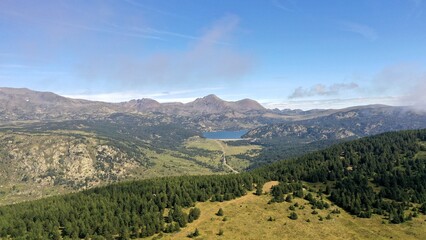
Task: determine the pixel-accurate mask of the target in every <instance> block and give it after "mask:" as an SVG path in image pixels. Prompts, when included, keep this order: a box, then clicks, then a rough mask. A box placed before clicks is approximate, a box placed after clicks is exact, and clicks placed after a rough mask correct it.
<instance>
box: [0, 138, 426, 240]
mask: <svg viewBox="0 0 426 240" xmlns="http://www.w3.org/2000/svg"><path fill="white" fill-rule="evenodd" d="M425 163H426V130H421V131H404V132H398V133H387V134H382V135H379V136H375V137H370V138H364V139H360V140H356V141H352V142H348V143H344V144H338V145H335V146H333V147H331V148H329V149H326V150H323V151H319V152H315V153H312V154H308V155H306V156H303V157H300V158H298V159H297V160H294V161H282V162H279V163H275V164H272V165H270V166H266V167H263V168H260V169H258V170H255V171H253V172H251V173H244V174H230V175H220V176H185V177H175V178H162V179H151V180H144V181H135V182H128V183H121V184H116V185H110V186H107V187H102V188H96V189H91V190H88V191H84V192H80V193H76V194H70V195H67V196H61V197H54V198H48V199H44V200H43V201H34V202H28V203H22V204H17V205H12V206H4V207H0V213H1V214H0V237H12V238H13V237H27V238H36V237H37V236H38V237H41V238H59V237H71V238H77V237H79V238H85V237H95V236H105V237H107V238H108V237H111V236H114V235H118V236H120V237H121V238H128V237H147V236H152V235H154V234H156V233H161V232H164V233H174V232H178V231H179V230H180V229H181V228H184V227H186V226H187V224H188V223H190V222H193V221H195V223H197V219H198V218H199V217H200V212H199V211H198V210H199V209H198V210H197V209H194V208H192V207H193V206H194V203H195V204H196V203H197V202H223V201H224V202H225V203H224V204H223V205H220V206H223V207H224V208H225V210H227V211H231V210H229V209H227V208H226V204H231V203H232V202H229V203H226V201H229V200H232V199H235V198H237V200H239V199H245V197H243V198H240V197H242V196H244V195H246V194H247V192H248V191H252V190H253V183H256V184H255V186H256V194H262V191H263V190H262V189H263V183H264V182H265V181H271V180H279V181H280V182H279V184H278V185H275V186H273V187H272V190H271V197H270V198H269V199H270V201H269V203H270V204H271V207H270V208H273V209H275V212H276V214H277V216H281V217H282V216H286V214H289V215H288V220H286V221H299V222H301V221H303V222H305V224H308V222H306V221H305V220H306V218H309V219H312V220H310V221H315V222H316V221H320V222H323V221H324V223H321V224H317V223H315V222H314V223H312V224H313V225H315V226H318V227H320V226H325V225H326V224H329V222H332V221H330V220H331V219H333V218H334V217H336V218H337V217H338V216H339V215H340V214H342V216H343V218H344V219H347V217H346V216H347V213H346V212H344V213H341V211H347V212H348V213H350V214H351V215H353V216H358V217H360V218H372V217H373V219H372V220H371V219H369V220H365V221H362V222H363V223H364V224H367V225H369V224H370V223H374V224H377V221H378V220H379V221H380V218H382V220H381V221H383V222H384V223H386V222H389V223H394V224H400V223H403V222H405V221H414V222H415V224H416V227H415V228H413V229H414V230H416V231H419V232H415V233H411V234H412V235H411V236H419V237H422V234H424V228H423V227H422V226H421V225H422V223H421V222H423V221H424V219H425V216H423V215H421V216H420V217H419V214H426V189H425V188H424V187H423V186H425V185H426V164H425ZM249 194H251V192H249ZM259 198H261V199H263V200H264V198H265V196H263V195H262V196H261V197H259ZM325 198H327V199H325ZM263 200H262V201H263ZM284 201H287V202H293V203H294V204H292V205H291V206H289V209H288V210H289V211H288V210H287V209H283V208H280V207H277V205H279V206H286V205H285V204H284V205H283V204H282V203H283V202H284ZM330 201H331V202H330ZM296 203H297V204H296ZM331 203H334V204H336V205H337V206H339V208H334V207H333V206H331ZM243 204H247V203H246V202H244V201H240V202H239V204H238V205H237V207H236V208H237V209H238V208H243V207H244V206H243ZM195 206H197V204H196V205H195ZM230 206H231V205H230ZM238 206H239V207H238ZM245 207H248V206H247V205H245ZM253 207H254V206H253ZM184 208H186V209H185V210H184ZM264 208H267V209H264ZM264 208H263V209H264V210H266V211H268V213H270V211H269V210H268V209H269V207H264ZM201 209H204V208H201ZM243 209H244V208H243ZM258 209H259V210H261V211H262V212H256V215H255V216H246V217H245V218H256V217H258V216H262V214H263V211H264V210H263V209H262V208H258ZM305 209H306V210H308V209H309V211H306V210H305ZM311 210H312V211H311ZM188 212H189V214H188ZM196 212H198V214H197V213H196ZM222 212H223V211H222ZM309 212H310V213H309ZM209 213H210V214H211V211H209ZM319 213H321V214H324V215H325V214H327V217H326V218H325V219H324V216H320V215H318V214H319ZM201 214H203V212H201ZM223 214H225V217H226V216H227V215H226V214H227V212H224V213H223ZM233 214H235V212H234V213H233ZM238 214H241V215H242V214H244V210H242V211H240V213H238ZM299 214H300V217H299V218H301V219H300V220H298V216H299ZM218 215H220V214H219V213H218ZM75 216H79V217H78V219H77V218H75ZM266 216H267V215H266ZM273 217H275V216H269V219H270V220H268V221H270V222H271V224H270V227H271V230H270V231H278V233H275V234H279V229H281V228H282V225H276V224H273V222H274V218H273ZM317 217H318V220H314V219H315V218H317ZM35 218H36V219H37V223H36V224H35V223H34V219H35ZM413 218H414V219H415V220H412V219H413ZM417 218H418V219H420V220H416V219H417ZM219 219H220V218H219ZM211 221H215V217H214V216H212V217H211ZM221 221H222V224H221V226H227V225H226V224H227V223H226V222H227V221H232V219H228V218H226V219H225V218H222V220H221ZM277 221H281V220H280V219H278V220H277ZM373 221H374V222H373ZM360 222H361V221H360ZM410 225H412V224H410ZM410 225H405V226H410ZM290 226H302V225H294V224H293V223H291V224H290ZM272 227H277V228H278V229H275V228H274V229H272ZM351 227H352V228H356V232H362V230H359V229H357V228H360V226H356V225H355V226H351ZM227 229H228V228H227ZM393 229H398V228H393ZM422 229H423V230H422ZM401 231H404V230H402V229H401ZM396 233H397V234H398V236H404V235H405V234H406V233H405V232H403V233H401V232H398V231H397V232H396ZM202 234H206V236H208V237H214V234H216V233H214V232H205V233H202ZM222 234H223V233H222ZM226 234H227V233H226V232H225V236H227V235H226ZM172 236H173V235H172ZM272 236H274V237H275V236H276V237H277V238H279V237H281V236H277V235H274V234H273V235H272ZM377 236H386V234H383V233H382V234H380V233H379V234H378V235H377ZM236 237H237V238H239V237H241V238H244V237H247V234H246V233H244V226H243V227H242V229H241V231H240V232H239V234H237V235H236ZM332 237H338V236H332Z"/></svg>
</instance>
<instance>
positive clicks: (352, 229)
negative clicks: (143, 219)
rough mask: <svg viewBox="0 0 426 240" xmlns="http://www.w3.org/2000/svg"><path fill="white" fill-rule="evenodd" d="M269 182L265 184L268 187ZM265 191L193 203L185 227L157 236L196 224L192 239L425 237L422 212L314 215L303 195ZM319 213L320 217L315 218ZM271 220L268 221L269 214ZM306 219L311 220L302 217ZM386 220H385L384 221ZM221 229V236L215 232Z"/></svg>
mask: <svg viewBox="0 0 426 240" xmlns="http://www.w3.org/2000/svg"><path fill="white" fill-rule="evenodd" d="M273 184H275V183H273V182H270V183H268V184H266V185H265V187H264V189H265V190H266V189H268V188H270V187H271V186H272V185H273ZM270 199H271V197H270V196H268V195H263V196H260V197H259V196H255V195H254V194H253V193H248V194H247V195H246V196H243V197H241V198H238V199H235V200H232V201H229V202H222V203H217V202H214V203H213V202H204V203H197V205H196V206H197V207H199V208H200V209H201V217H200V219H198V220H196V221H195V222H194V223H191V224H189V225H188V227H186V228H184V229H182V230H181V231H180V232H178V233H175V234H165V235H164V236H163V237H162V238H161V239H189V238H187V237H186V236H187V235H188V233H191V232H193V231H194V230H195V228H198V230H199V231H200V233H201V236H199V237H197V238H196V239H247V240H248V239H391V238H393V239H425V238H426V216H424V215H421V216H420V217H418V218H414V219H413V221H410V222H406V223H403V224H399V225H393V224H382V219H381V217H380V216H377V215H374V216H373V217H372V218H371V219H362V218H357V217H354V216H351V215H349V214H348V213H346V212H345V211H344V210H343V209H340V208H338V207H336V206H332V207H331V208H330V209H329V210H317V211H318V212H319V214H318V215H313V214H311V212H312V209H311V207H310V205H309V204H308V202H307V201H306V200H303V199H295V200H293V202H292V203H287V202H283V203H274V204H268V201H269V200H270ZM295 202H298V203H299V205H301V206H302V205H303V206H305V209H297V210H296V213H297V214H298V216H299V218H298V219H297V220H290V219H289V218H288V215H289V214H290V212H291V211H290V210H289V209H288V208H289V206H290V205H293V204H294V203H295ZM219 208H222V209H223V210H224V213H225V216H226V217H227V221H222V219H223V217H218V216H216V215H215V213H216V212H217V211H218V209H219ZM335 208H337V209H340V211H341V213H340V214H337V215H335V214H333V215H331V216H332V219H331V220H326V219H325V217H326V216H327V214H328V213H329V212H330V211H331V209H335ZM319 215H321V216H323V217H324V220H323V221H320V220H319V217H318V216H319ZM271 216H272V217H273V218H275V221H268V218H269V217H271ZM307 219H310V221H311V222H307V221H306V220H307ZM386 222H387V221H386ZM219 229H223V231H224V234H223V236H218V235H217V233H218V232H219Z"/></svg>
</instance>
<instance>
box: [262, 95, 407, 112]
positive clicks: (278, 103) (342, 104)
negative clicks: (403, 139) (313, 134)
mask: <svg viewBox="0 0 426 240" xmlns="http://www.w3.org/2000/svg"><path fill="white" fill-rule="evenodd" d="M260 103H262V104H263V105H264V106H265V107H267V108H271V109H273V108H278V109H302V110H310V109H341V108H347V107H353V106H363V105H371V104H384V105H390V106H400V105H401V103H400V101H399V100H398V98H397V97H376V98H374V97H372V98H368V97H360V98H349V99H341V98H335V99H316V100H300V101H282V100H280V99H266V100H261V101H260Z"/></svg>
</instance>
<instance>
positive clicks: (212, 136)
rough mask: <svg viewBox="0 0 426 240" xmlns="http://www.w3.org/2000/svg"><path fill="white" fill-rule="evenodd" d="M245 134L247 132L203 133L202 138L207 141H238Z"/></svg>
mask: <svg viewBox="0 0 426 240" xmlns="http://www.w3.org/2000/svg"><path fill="white" fill-rule="evenodd" d="M247 132H248V131H247V130H239V131H217V132H204V133H203V137H205V138H207V139H240V138H241V137H242V136H243V135H244V134H246V133H247Z"/></svg>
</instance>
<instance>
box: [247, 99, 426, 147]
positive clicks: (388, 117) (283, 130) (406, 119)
mask: <svg viewBox="0 0 426 240" xmlns="http://www.w3.org/2000/svg"><path fill="white" fill-rule="evenodd" d="M419 128H426V114H425V113H419V112H415V111H413V110H410V109H408V108H404V107H389V106H381V105H372V106H363V107H352V108H348V109H342V110H340V111H339V112H336V113H333V114H330V115H327V116H322V117H317V118H313V119H307V120H302V121H293V122H291V123H279V124H271V125H267V126H262V127H259V128H256V129H253V130H250V131H249V132H248V133H247V134H246V135H245V137H248V138H266V139H273V138H287V139H300V140H303V141H305V142H312V141H318V140H336V139H344V138H349V137H353V138H358V137H364V136H368V135H374V134H379V133H382V132H388V131H398V130H406V129H419Z"/></svg>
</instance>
